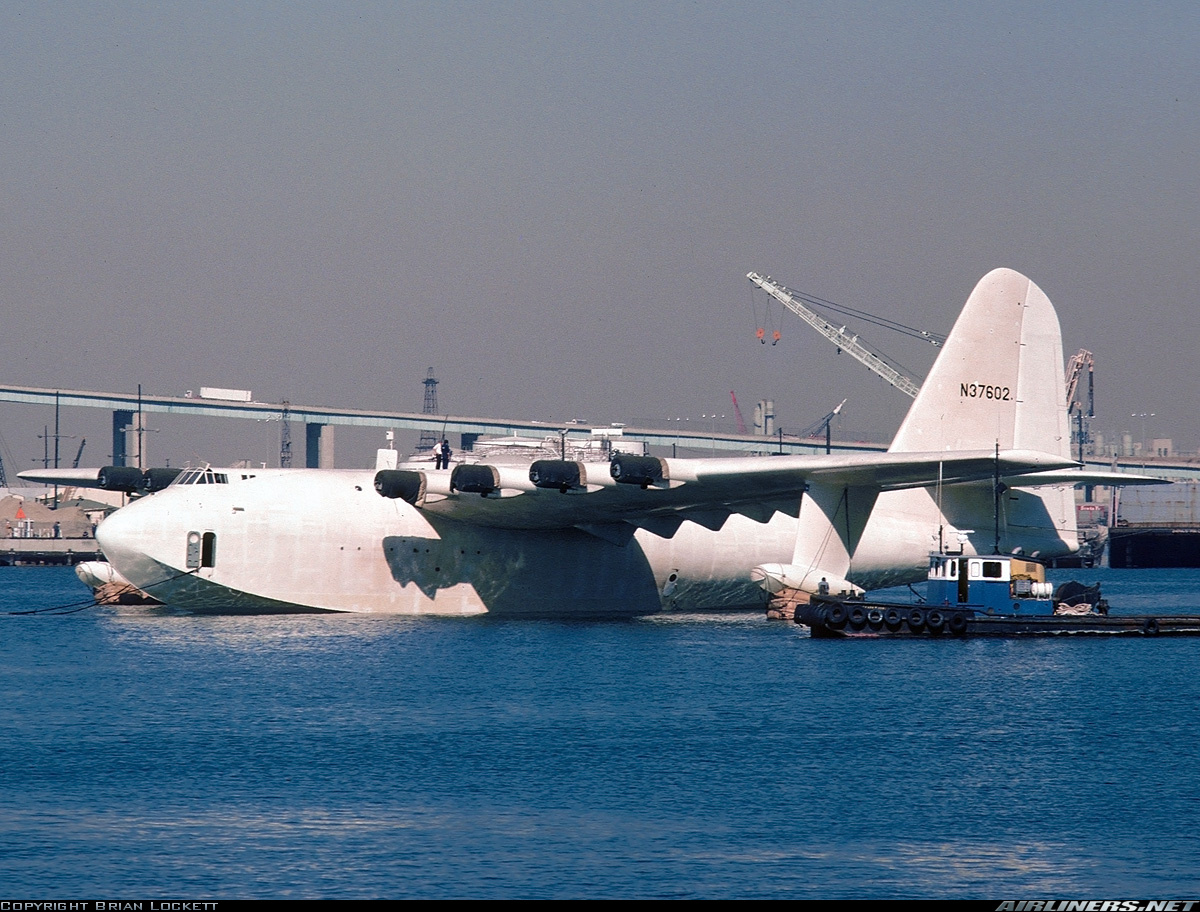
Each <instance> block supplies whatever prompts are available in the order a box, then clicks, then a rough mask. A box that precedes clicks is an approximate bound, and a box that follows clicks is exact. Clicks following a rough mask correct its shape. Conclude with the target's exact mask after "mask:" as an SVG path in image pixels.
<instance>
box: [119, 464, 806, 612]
mask: <svg viewBox="0 0 1200 912" xmlns="http://www.w3.org/2000/svg"><path fill="white" fill-rule="evenodd" d="M373 477H374V473H373V472H331V471H303V470H297V471H295V472H291V473H287V474H284V475H275V476H272V477H264V478H261V479H251V480H249V481H242V482H238V483H236V484H228V485H194V486H177V487H172V488H169V489H167V490H165V491H162V492H160V493H158V494H155V495H153V496H152V497H148V498H145V499H143V500H140V501H137V502H134V503H132V504H130V505H129V506H127V507H125V508H123V509H122V510H119V511H118V512H116V513H114V514H113V515H112V516H111V517H109V518H108V519H107V520H106V521H105V522H104V523H103V524H102V525H101V527H100V529H99V530H98V532H97V538H98V539H99V542H100V545H101V547H102V548H103V549H104V552H105V555H106V557H108V559H109V561H110V562H111V563H112V564H113V566H114V567H116V568H117V570H118V571H119V572H120V573H121V574H122V575H124V576H125V577H126V578H127V579H128V580H129V581H130V582H131V583H132V584H133V585H135V586H137V587H138V588H140V589H143V590H145V591H147V592H150V593H151V594H153V595H154V596H155V597H157V598H159V599H160V600H162V601H163V602H165V603H167V604H169V605H173V606H176V607H184V608H189V609H194V610H200V611H221V612H227V611H228V612H241V611H256V612H272V611H295V610H296V609H297V608H300V609H309V610H319V611H349V612H367V613H385V614H411V615H421V614H430V615H450V616H469V615H477V614H485V613H487V614H497V615H503V616H529V617H545V616H553V617H563V616H581V617H584V616H586V617H601V616H614V615H644V614H652V613H656V612H659V611H662V610H671V609H687V610H707V609H721V608H751V607H755V608H757V607H762V606H763V604H764V603H765V598H766V596H765V593H763V591H762V590H761V589H760V588H759V587H758V586H757V585H756V584H755V582H754V581H753V580H752V579H751V576H750V568H752V567H753V566H755V565H756V564H757V563H761V562H763V561H765V560H767V559H768V557H772V558H776V559H777V558H778V557H779V556H780V555H783V556H785V557H787V556H790V554H791V551H792V547H793V544H794V541H795V530H796V520H795V519H794V518H792V517H789V516H786V515H784V514H778V513H777V514H775V516H774V517H773V518H772V519H771V520H770V521H769V522H767V523H759V522H755V521H753V520H751V519H748V518H746V517H743V516H737V515H735V516H732V517H730V518H729V520H727V521H726V523H725V525H724V526H723V527H722V528H721V530H719V531H711V530H709V529H706V528H704V527H702V526H699V525H697V524H695V523H684V524H683V525H682V526H681V527H680V529H679V530H678V531H677V532H676V533H675V535H674V536H672V537H671V538H670V539H666V538H660V537H659V536H656V535H653V534H651V533H649V532H646V531H645V530H638V531H637V533H636V534H635V535H634V537H633V538H632V539H630V540H629V541H628V542H627V543H626V544H624V545H618V544H614V543H612V542H610V541H606V540H604V539H602V538H599V537H597V536H596V535H594V534H590V533H589V532H585V531H582V530H579V529H559V530H514V529H497V528H489V527H485V526H480V525H477V524H473V523H464V522H459V521H455V520H451V519H445V518H441V517H437V516H431V515H429V514H428V513H426V512H423V511H420V510H418V509H416V508H415V507H412V506H410V505H409V504H407V503H405V502H403V501H397V500H389V499H386V498H383V497H380V496H379V495H378V494H376V493H375V491H374V489H373V487H372V480H373ZM194 533H199V534H200V535H204V534H205V533H212V534H213V536H214V547H213V552H214V556H213V559H212V561H211V563H212V566H199V567H189V566H188V554H187V550H188V549H187V542H188V538H189V535H193V534H194ZM193 562H194V561H193Z"/></svg>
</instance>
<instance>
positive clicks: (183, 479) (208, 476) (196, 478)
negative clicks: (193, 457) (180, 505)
mask: <svg viewBox="0 0 1200 912" xmlns="http://www.w3.org/2000/svg"><path fill="white" fill-rule="evenodd" d="M175 484H180V485H193V484H229V476H228V475H227V474H226V473H224V472H214V471H213V470H212V469H188V470H187V471H185V472H182V473H180V475H179V477H178V478H176V479H175Z"/></svg>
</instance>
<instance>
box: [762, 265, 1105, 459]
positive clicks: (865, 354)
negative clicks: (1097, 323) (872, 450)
mask: <svg viewBox="0 0 1200 912" xmlns="http://www.w3.org/2000/svg"><path fill="white" fill-rule="evenodd" d="M746 278H748V279H749V280H750V281H751V282H752V283H753V284H754V285H756V286H758V287H759V288H761V289H762V290H763V291H765V292H766V293H767V294H769V295H770V296H771V297H773V298H774V299H775V300H776V301H779V303H781V304H782V305H783V306H784V307H786V308H787V309H788V310H790V311H791V312H792V313H794V314H795V315H796V316H798V317H800V319H802V320H803V321H804V322H805V323H807V324H808V325H809V326H811V327H813V328H814V329H815V330H816V331H817V332H819V333H820V334H821V335H823V336H824V337H825V338H826V339H828V340H829V341H831V342H833V343H834V344H835V345H836V346H837V347H838V348H839V349H840V350H841V351H844V352H847V353H849V354H850V355H851V356H853V357H854V358H856V359H858V360H859V361H861V362H862V363H863V364H865V365H866V366H867V367H868V368H870V369H871V370H872V371H874V372H875V373H876V374H878V375H879V376H881V377H882V378H883V379H884V380H886V381H887V382H888V383H890V384H892V386H894V387H896V389H898V390H900V392H902V393H904V394H905V395H907V396H912V397H913V398H916V395H917V392H918V390H920V388H921V384H920V382H918V381H917V380H915V379H913V378H912V377H909V376H908V375H906V374H904V373H902V372H901V371H899V370H897V369H896V368H894V367H892V365H890V364H888V363H887V362H886V361H884V360H883V359H882V358H880V357H879V356H878V355H876V354H875V353H874V352H872V351H871V350H870V349H868V348H867V347H866V346H865V345H863V344H862V343H861V342H860V341H859V339H858V335H857V334H855V335H849V334H847V332H846V327H844V326H843V327H841V328H838V327H835V326H834V325H833V324H832V323H830V322H829V321H828V320H825V319H823V318H822V317H821V316H819V315H818V314H817V313H816V312H815V311H813V310H811V309H809V308H808V307H807V306H805V304H804V303H803V301H802V300H801V295H800V294H799V293H798V292H795V291H792V290H791V289H790V288H788V287H787V286H785V285H780V284H779V283H778V282H775V281H774V280H772V279H771V278H770V276H766V277H764V276H761V275H759V274H758V273H756V272H751V273H747V275H746ZM906 331H907V329H906ZM912 334H914V335H915V334H916V333H915V331H913V332H912ZM920 335H921V336H923V337H925V338H926V339H927V340H928V341H930V342H932V343H933V344H934V345H939V344H941V343H940V341H939V339H938V338H937V337H935V336H934V335H933V334H932V333H928V332H922V333H920ZM1094 367H1095V361H1094V359H1093V358H1092V353H1091V352H1090V351H1088V350H1087V349H1085V348H1081V349H1080V350H1079V351H1078V352H1077V353H1076V354H1074V355H1072V356H1071V360H1070V361H1068V362H1067V371H1066V380H1067V410H1068V413H1069V414H1070V415H1072V416H1074V418H1075V425H1074V427H1073V428H1072V432H1071V436H1072V437H1073V438H1074V443H1075V444H1076V446H1077V447H1078V452H1079V459H1080V461H1082V460H1083V456H1084V448H1085V446H1086V445H1087V444H1089V443H1090V442H1091V434H1090V433H1089V431H1088V426H1087V421H1086V419H1089V418H1094V417H1095V416H1096V413H1095V410H1094V399H1093V369H1094ZM1084 371H1086V372H1087V410H1086V411H1085V410H1084V404H1083V402H1082V401H1081V400H1079V399H1077V398H1076V397H1077V396H1080V395H1081V391H1080V388H1079V387H1080V383H1081V381H1082V378H1083V374H1084ZM843 404H844V403H843ZM838 408H839V409H840V408H841V406H838ZM829 417H830V418H832V417H833V416H832V414H831V415H830V416H829ZM817 426H818V428H819V427H820V422H818V423H817Z"/></svg>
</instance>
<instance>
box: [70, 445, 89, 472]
mask: <svg viewBox="0 0 1200 912" xmlns="http://www.w3.org/2000/svg"><path fill="white" fill-rule="evenodd" d="M85 446H87V438H86V437H84V438H83V439H82V440H81V441H79V449H77V450H76V451H75V461H74V462H72V463H71V468H73V469H77V468H79V460H81V459H82V458H83V448H84V447H85Z"/></svg>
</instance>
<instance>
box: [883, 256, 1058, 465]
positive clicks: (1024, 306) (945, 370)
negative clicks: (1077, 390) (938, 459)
mask: <svg viewBox="0 0 1200 912" xmlns="http://www.w3.org/2000/svg"><path fill="white" fill-rule="evenodd" d="M997 444H999V447H1000V449H1002V450H1006V449H1021V450H1038V451H1041V452H1043V453H1055V454H1057V455H1059V456H1064V457H1068V458H1069V457H1070V449H1071V439H1070V432H1069V430H1068V423H1067V406H1066V389H1065V380H1064V377H1063V353H1062V333H1061V330H1060V329H1059V325H1058V315H1057V314H1055V312H1054V306H1053V305H1052V304H1051V303H1050V299H1049V298H1047V297H1046V294H1045V292H1043V291H1042V290H1041V289H1040V288H1038V287H1037V285H1035V284H1034V283H1033V282H1031V281H1030V280H1029V279H1027V278H1026V277H1025V276H1023V275H1021V274H1020V273H1019V272H1014V271H1013V270H1011V269H995V270H993V271H992V272H989V273H988V274H987V275H985V276H984V277H983V278H982V279H980V280H979V284H978V285H976V286H975V290H974V291H972V292H971V296H970V297H969V298H968V299H967V303H966V306H965V307H964V308H963V311H962V313H961V314H960V315H959V318H958V321H957V322H956V323H955V324H954V329H953V330H952V331H951V332H950V336H949V338H948V339H947V340H946V344H945V346H944V347H943V348H942V351H941V353H940V354H939V355H938V359H937V361H935V362H934V365H933V370H932V371H930V373H929V377H928V378H927V379H926V380H925V382H924V383H923V384H922V385H921V391H920V392H919V393H918V394H917V398H916V401H915V402H913V404H912V407H911V408H910V409H909V411H908V415H907V416H906V417H905V419H904V423H903V424H901V425H900V430H899V431H898V432H897V433H896V437H895V439H894V440H893V441H892V445H891V447H890V448H889V451H890V452H893V453H903V452H914V451H926V452H931V451H935V450H990V449H992V448H993V447H994V446H996V445H997Z"/></svg>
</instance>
